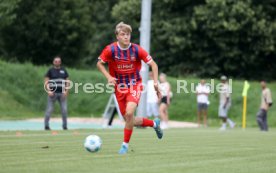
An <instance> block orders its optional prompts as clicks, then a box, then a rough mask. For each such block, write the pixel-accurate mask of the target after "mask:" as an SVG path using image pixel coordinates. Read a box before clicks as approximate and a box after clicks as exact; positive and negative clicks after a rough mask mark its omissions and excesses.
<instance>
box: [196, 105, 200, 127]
mask: <svg viewBox="0 0 276 173" xmlns="http://www.w3.org/2000/svg"><path fill="white" fill-rule="evenodd" d="M200 114H201V107H200V103H197V125H198V127H200Z"/></svg>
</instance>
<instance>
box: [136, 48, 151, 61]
mask: <svg viewBox="0 0 276 173" xmlns="http://www.w3.org/2000/svg"><path fill="white" fill-rule="evenodd" d="M138 48H139V58H140V59H141V60H143V61H144V62H145V63H147V64H149V63H150V62H151V61H152V57H151V56H150V55H149V54H148V52H147V51H145V49H143V48H142V47H141V46H138Z"/></svg>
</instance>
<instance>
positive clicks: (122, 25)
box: [115, 22, 132, 35]
mask: <svg viewBox="0 0 276 173" xmlns="http://www.w3.org/2000/svg"><path fill="white" fill-rule="evenodd" d="M120 31H123V32H126V33H131V32H132V28H131V26H130V25H128V24H125V23H124V22H120V23H118V24H117V25H116V28H115V34H116V35H118V34H119V32H120Z"/></svg>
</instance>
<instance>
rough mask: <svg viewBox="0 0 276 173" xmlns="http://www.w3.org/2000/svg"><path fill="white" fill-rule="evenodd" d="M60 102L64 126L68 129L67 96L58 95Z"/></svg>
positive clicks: (64, 128)
mask: <svg viewBox="0 0 276 173" xmlns="http://www.w3.org/2000/svg"><path fill="white" fill-rule="evenodd" d="M58 102H59V105H60V109H61V115H62V128H63V130H67V98H66V97H64V96H63V95H62V94H59V95H58Z"/></svg>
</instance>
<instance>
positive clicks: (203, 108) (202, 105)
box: [196, 79, 210, 127]
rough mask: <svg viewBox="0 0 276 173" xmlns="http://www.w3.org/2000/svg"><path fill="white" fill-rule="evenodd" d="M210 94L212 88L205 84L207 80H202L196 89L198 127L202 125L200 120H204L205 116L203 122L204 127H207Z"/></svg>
mask: <svg viewBox="0 0 276 173" xmlns="http://www.w3.org/2000/svg"><path fill="white" fill-rule="evenodd" d="M209 94H210V88H209V87H208V86H207V85H206V84H205V80H204V79H201V81H200V83H199V84H198V86H197V87H196V95H197V123H198V127H200V125H201V121H200V119H202V118H201V117H202V114H203V119H204V120H203V122H204V127H207V109H208V104H209V100H208V95H209Z"/></svg>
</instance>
